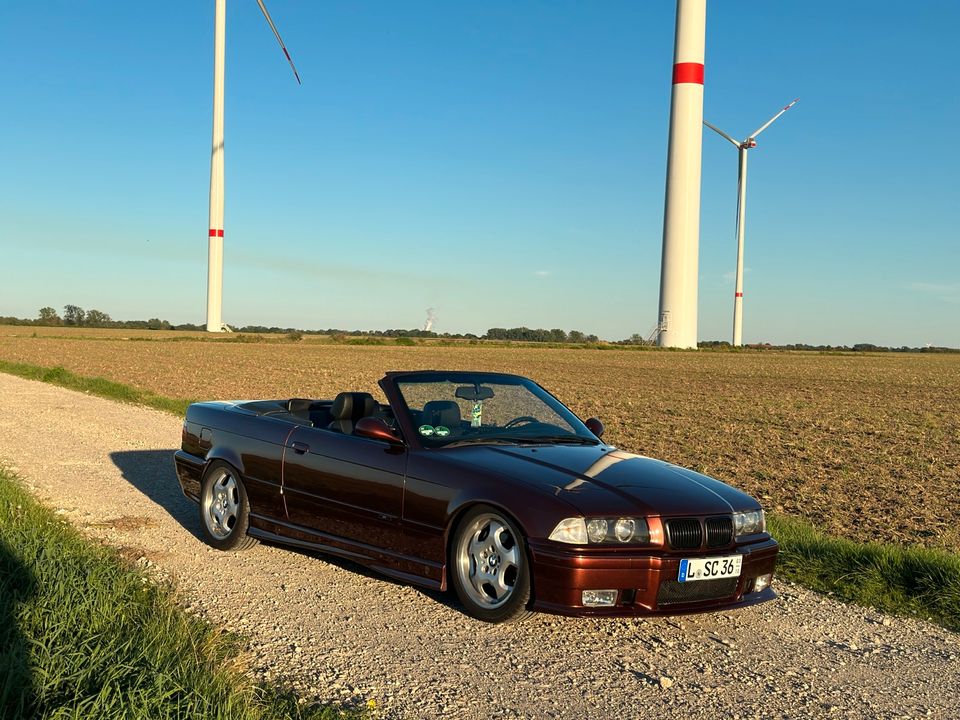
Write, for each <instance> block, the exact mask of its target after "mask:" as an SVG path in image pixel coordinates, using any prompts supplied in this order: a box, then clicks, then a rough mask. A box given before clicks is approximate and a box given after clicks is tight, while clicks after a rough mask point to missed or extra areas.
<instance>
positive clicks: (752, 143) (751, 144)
mask: <svg viewBox="0 0 960 720" xmlns="http://www.w3.org/2000/svg"><path fill="white" fill-rule="evenodd" d="M744 146H745V147H747V148H748V149H749V148H755V147H756V146H757V141H756V140H754V139H753V138H750V139H749V140H747V141H746V142H745V143H744Z"/></svg>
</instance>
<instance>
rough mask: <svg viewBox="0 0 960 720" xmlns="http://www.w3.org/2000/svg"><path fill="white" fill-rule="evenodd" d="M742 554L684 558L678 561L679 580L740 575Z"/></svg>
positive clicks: (710, 578)
mask: <svg viewBox="0 0 960 720" xmlns="http://www.w3.org/2000/svg"><path fill="white" fill-rule="evenodd" d="M742 566H743V555H728V556H726V557H712V558H689V559H688V558H684V559H683V560H681V561H680V573H679V574H678V575H677V580H678V581H679V582H692V581H693V580H715V579H716V578H727V577H740V568H741V567H742Z"/></svg>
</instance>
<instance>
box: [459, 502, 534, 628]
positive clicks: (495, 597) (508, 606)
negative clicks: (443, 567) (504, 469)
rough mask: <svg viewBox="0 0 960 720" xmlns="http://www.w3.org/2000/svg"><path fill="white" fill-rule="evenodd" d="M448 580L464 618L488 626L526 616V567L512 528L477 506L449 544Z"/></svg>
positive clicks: (520, 535)
mask: <svg viewBox="0 0 960 720" xmlns="http://www.w3.org/2000/svg"><path fill="white" fill-rule="evenodd" d="M450 566H451V581H452V583H453V588H454V590H455V591H456V593H457V597H459V598H460V602H462V603H463V605H464V608H465V609H466V611H467V613H468V614H469V615H471V616H473V617H475V618H477V619H478V620H483V621H484V622H490V623H500V622H514V621H517V620H521V619H523V618H524V617H526V616H527V615H529V614H530V612H529V611H528V610H527V603H529V602H530V562H529V560H528V556H527V549H526V542H525V540H524V537H523V533H522V532H520V529H519V527H518V526H517V524H516V523H515V522H514V521H513V520H512V519H510V518H509V517H508V516H507V515H506V514H505V513H503V512H501V511H499V510H497V509H495V508H492V507H489V506H487V505H478V506H477V507H475V508H473V509H472V510H470V511H469V512H468V513H467V514H466V515H464V516H463V518H462V519H461V520H460V522H459V523H457V528H456V530H455V531H454V534H453V539H452V541H451V544H450Z"/></svg>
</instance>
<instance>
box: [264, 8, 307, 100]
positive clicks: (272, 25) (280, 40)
mask: <svg viewBox="0 0 960 720" xmlns="http://www.w3.org/2000/svg"><path fill="white" fill-rule="evenodd" d="M257 5H259V6H260V10H261V11H262V12H263V16H264V17H265V18H266V19H267V24H268V25H270V29H271V30H273V34H274V35H276V37H277V42H278V43H280V49H281V50H283V54H284V55H286V56H287V62H288V63H290V68H291V69H292V70H293V76H294V77H295V78H296V79H297V84H298V85H303V83H302V82H300V73H298V72H297V66H296V65H294V64H293V58H292V57H290V53H289V52H287V46H286V45H284V44H283V38H282V37H280V33H279V32H277V26H276V25H274V24H273V18H271V17H270V13H269V12H268V11H267V6H266V5H264V4H263V0H257Z"/></svg>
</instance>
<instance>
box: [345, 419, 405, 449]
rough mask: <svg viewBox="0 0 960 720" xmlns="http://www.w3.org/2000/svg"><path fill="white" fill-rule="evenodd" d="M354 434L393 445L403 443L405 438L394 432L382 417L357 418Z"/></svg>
mask: <svg viewBox="0 0 960 720" xmlns="http://www.w3.org/2000/svg"><path fill="white" fill-rule="evenodd" d="M353 434H354V435H358V436H359V437H365V438H368V439H369V440H380V441H382V442H388V443H390V444H391V445H403V440H401V439H400V438H398V437H397V436H396V435H394V434H393V430H391V429H390V427H389V426H388V425H387V424H386V423H385V422H384V421H383V420H381V419H380V418H374V417H365V418H360V419H359V420H357V424H356V425H354V426H353Z"/></svg>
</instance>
